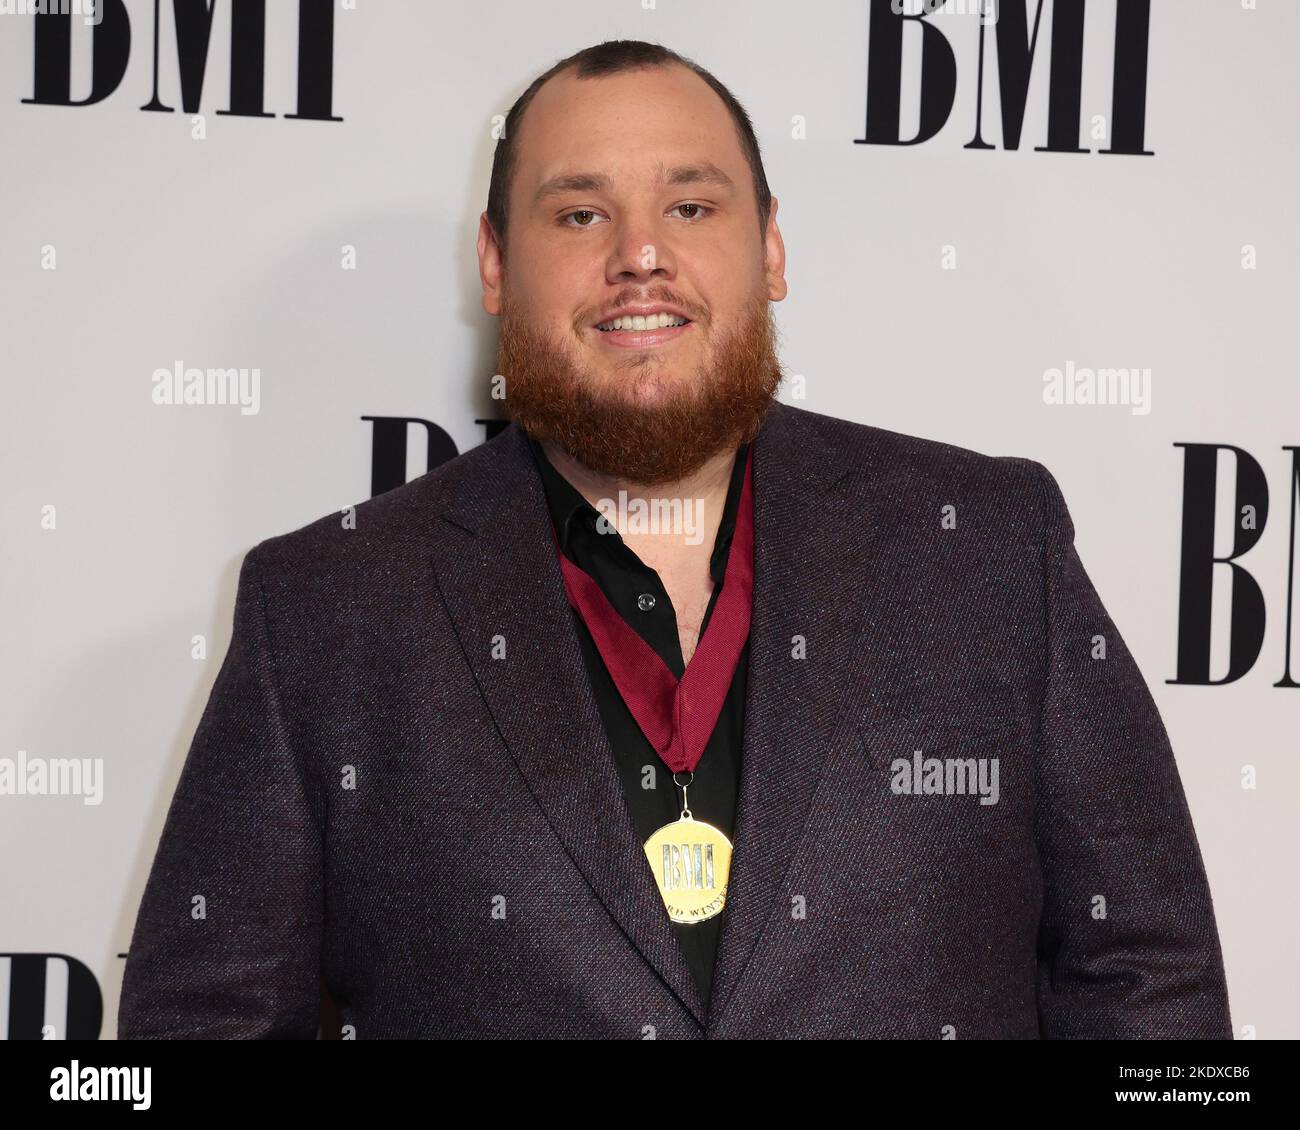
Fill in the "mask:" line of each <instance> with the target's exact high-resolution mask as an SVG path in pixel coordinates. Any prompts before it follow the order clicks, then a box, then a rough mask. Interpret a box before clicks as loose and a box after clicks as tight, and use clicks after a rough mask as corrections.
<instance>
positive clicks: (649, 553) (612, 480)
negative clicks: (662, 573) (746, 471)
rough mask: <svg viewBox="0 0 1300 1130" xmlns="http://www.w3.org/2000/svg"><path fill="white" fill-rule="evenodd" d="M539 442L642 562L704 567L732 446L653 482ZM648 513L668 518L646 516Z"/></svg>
mask: <svg viewBox="0 0 1300 1130" xmlns="http://www.w3.org/2000/svg"><path fill="white" fill-rule="evenodd" d="M541 446H542V450H543V451H544V452H545V453H546V457H547V458H548V459H549V460H550V461H551V464H552V466H554V467H555V469H556V470H557V471H559V472H560V474H562V475H563V476H564V477H565V478H566V479H568V481H569V482H570V483H572V484H573V486H574V488H575V489H576V490H577V491H578V493H579V494H581V495H582V497H583V498H585V499H586V500H587V501H588V502H589V503H591V505H592V506H594V507H596V509H597V510H600V511H601V512H602V513H604V514H606V515H607V516H608V518H609V519H610V521H611V523H612V524H613V525H614V527H615V528H616V529H617V530H618V532H619V534H620V536H621V537H622V538H623V541H624V542H625V543H626V544H627V546H628V547H629V548H630V549H631V550H632V551H633V552H634V553H636V555H637V556H638V557H640V558H641V560H642V561H644V562H645V563H646V564H647V565H649V566H650V567H651V568H654V569H661V566H662V567H672V566H674V565H680V564H681V563H682V562H683V561H685V560H699V561H702V562H703V563H704V565H703V568H704V569H705V571H707V563H708V560H709V557H710V555H711V554H712V551H713V545H714V542H715V541H716V539H717V533H718V527H719V526H720V525H721V523H722V511H723V509H724V507H725V506H726V502H727V493H728V490H729V488H730V485H731V473H732V470H733V468H734V467H735V461H736V449H737V448H736V446H728V447H726V448H724V449H723V450H722V451H719V452H718V453H717V454H716V455H713V456H710V458H709V459H708V460H706V461H705V463H704V464H703V466H701V467H700V468H699V470H697V471H695V472H694V473H693V474H691V475H689V476H687V477H686V478H684V479H682V480H680V481H678V482H672V483H660V484H659V485H657V486H653V487H647V486H643V485H642V484H640V483H634V482H632V481H631V480H628V479H622V478H619V477H617V476H609V475H602V474H600V473H599V472H596V471H593V470H592V469H591V468H590V467H588V466H586V464H584V463H580V462H579V461H578V460H577V459H575V458H573V456H571V455H570V454H569V453H568V452H567V451H565V450H563V448H560V447H557V446H555V445H554V444H552V443H546V442H544V443H542V445H541ZM737 446H738V445H737ZM665 503H667V505H665ZM678 503H680V505H678ZM652 515H653V516H657V517H659V518H662V519H668V518H670V517H671V518H672V519H673V520H672V521H671V522H669V521H652V520H651V516H652Z"/></svg>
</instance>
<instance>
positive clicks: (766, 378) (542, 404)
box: [497, 294, 782, 486]
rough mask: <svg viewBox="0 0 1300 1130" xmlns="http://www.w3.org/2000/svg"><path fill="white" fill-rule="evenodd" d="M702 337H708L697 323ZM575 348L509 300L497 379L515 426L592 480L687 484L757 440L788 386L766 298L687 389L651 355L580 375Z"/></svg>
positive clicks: (632, 354) (720, 343) (711, 353)
mask: <svg viewBox="0 0 1300 1130" xmlns="http://www.w3.org/2000/svg"><path fill="white" fill-rule="evenodd" d="M642 300H643V301H644V298H643V299H642ZM578 324H583V323H581V322H580V323H578ZM694 332H703V327H702V326H701V325H700V324H699V323H698V321H697V323H696V326H695V331H694ZM577 348H578V347H577V345H576V344H574V345H573V346H571V347H567V348H566V346H565V345H564V344H563V343H561V342H559V341H556V340H555V338H554V337H553V336H551V335H548V334H546V333H544V332H539V331H538V330H537V329H536V327H534V326H531V325H528V324H526V323H525V322H523V321H522V320H521V319H518V318H516V317H513V316H512V304H511V303H510V302H509V301H508V300H507V298H506V296H505V295H504V294H503V296H502V317H501V344H500V347H499V349H498V352H497V372H498V373H500V374H501V375H502V376H504V377H505V405H506V411H507V412H508V413H509V414H510V416H511V418H512V419H514V421H515V422H516V423H517V424H518V425H519V426H520V427H521V428H523V429H524V431H526V432H528V433H529V434H530V435H532V436H533V438H534V439H536V440H538V441H539V442H544V443H545V442H549V443H553V444H555V445H556V446H558V447H560V448H562V449H563V450H564V451H566V452H568V453H569V455H571V456H572V457H573V458H574V459H576V460H578V462H580V463H583V464H585V465H586V466H587V467H589V468H590V469H591V470H593V471H596V472H598V473H599V474H603V475H607V476H609V477H611V478H616V479H621V480H627V481H629V482H632V483H636V484H640V485H643V486H657V485H660V484H663V483H675V482H679V481H681V480H683V479H685V478H687V477H688V476H690V475H691V474H692V473H694V472H695V471H697V470H699V469H700V467H702V466H703V465H704V464H705V462H707V461H708V459H709V458H710V457H712V456H713V455H715V454H717V453H718V452H719V451H722V450H724V449H727V448H734V447H738V446H739V445H740V444H742V443H747V442H749V441H750V440H752V439H754V438H755V437H756V436H757V435H758V431H759V428H760V426H761V425H762V422H763V417H764V416H765V415H766V413H767V411H768V409H769V408H770V407H771V406H772V403H773V401H774V399H775V396H776V389H777V386H778V385H779V384H780V383H781V376H782V373H781V365H780V362H779V361H778V360H777V356H776V325H775V322H774V320H773V317H772V310H771V305H770V303H769V302H768V300H767V298H766V296H765V295H762V294H759V295H756V296H755V298H754V300H753V301H752V302H751V303H750V304H749V306H748V307H747V308H746V310H745V311H744V312H743V314H742V316H741V318H740V320H739V323H738V324H737V325H736V328H735V329H733V330H731V331H730V332H728V333H725V334H723V335H721V336H720V337H719V338H718V339H716V340H715V341H714V342H713V343H712V348H711V349H709V350H706V358H705V360H704V362H703V363H702V364H701V365H700V367H699V368H698V369H697V370H696V372H695V374H694V376H693V377H691V378H689V379H682V378H681V377H677V378H674V377H672V376H665V375H664V374H663V372H662V369H661V365H662V364H663V362H662V361H660V359H659V358H657V357H656V356H655V355H654V352H653V351H652V350H646V351H639V350H628V360H627V361H626V362H623V363H621V364H620V365H619V367H618V368H617V369H616V371H615V372H614V373H613V374H612V376H610V377H605V376H604V375H603V374H597V373H595V372H593V371H591V370H584V369H582V368H581V367H580V366H579V365H578V363H577V361H576V356H575V355H576V353H577ZM674 380H676V382H677V383H676V386H675V387H674V388H672V390H671V392H670V393H668V394H667V395H663V394H661V395H660V396H659V397H656V399H654V400H653V401H646V402H639V401H638V396H637V393H638V390H640V389H643V388H647V387H654V386H656V385H657V384H659V383H660V382H671V381H674Z"/></svg>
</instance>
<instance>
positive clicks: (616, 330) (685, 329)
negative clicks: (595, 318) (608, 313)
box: [592, 312, 695, 349]
mask: <svg viewBox="0 0 1300 1130" xmlns="http://www.w3.org/2000/svg"><path fill="white" fill-rule="evenodd" d="M694 324H695V323H694V322H692V321H691V320H690V319H689V318H683V317H682V316H681V315H680V314H669V313H667V312H664V313H660V314H647V315H645V316H644V317H643V316H641V315H632V314H624V315H623V316H622V317H619V318H612V319H611V320H609V321H608V322H600V323H598V324H597V325H595V326H593V327H592V328H593V329H594V330H595V331H596V336H597V337H598V338H599V339H600V341H601V342H603V343H604V344H605V345H612V346H615V347H617V348H619V349H651V348H653V347H655V346H659V345H665V344H667V343H668V342H671V341H674V340H676V339H677V338H679V337H683V336H685V335H686V334H688V333H689V332H690V331H691V327H692V326H693V325H694Z"/></svg>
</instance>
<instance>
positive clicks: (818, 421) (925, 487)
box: [781, 405, 1056, 535]
mask: <svg viewBox="0 0 1300 1130" xmlns="http://www.w3.org/2000/svg"><path fill="white" fill-rule="evenodd" d="M781 408H782V412H783V415H784V416H785V419H786V421H787V426H789V427H791V428H792V429H796V430H797V431H798V432H799V433H800V435H799V446H800V447H802V448H803V449H804V450H824V451H827V452H828V453H830V454H831V455H832V456H833V457H834V458H835V460H836V461H837V462H838V463H839V464H840V465H841V466H843V467H846V468H847V469H848V470H849V472H850V473H851V474H852V475H853V476H855V477H856V479H857V480H858V481H859V482H864V483H867V484H869V485H870V486H871V488H872V489H873V491H875V492H876V493H877V495H878V496H879V495H881V492H883V496H884V497H890V498H893V499H896V500H897V501H898V502H899V503H900V504H906V503H908V502H909V501H911V502H915V503H920V504H923V505H925V506H927V507H929V506H931V505H943V504H944V503H945V502H951V503H952V504H953V505H954V506H957V505H959V504H961V503H965V504H966V505H968V506H969V505H970V504H972V503H974V504H976V505H977V506H978V507H979V510H980V512H981V513H984V514H986V515H987V514H994V515H997V516H1000V517H1003V518H1006V519H1014V520H1019V521H1025V520H1028V521H1030V522H1031V523H1033V524H1035V525H1038V526H1039V527H1041V523H1042V521H1043V519H1044V513H1043V509H1044V506H1045V505H1047V504H1048V503H1049V502H1050V496H1051V493H1052V492H1053V491H1054V490H1055V489H1056V484H1055V480H1053V479H1052V477H1051V473H1050V472H1049V471H1048V470H1047V468H1046V467H1045V466H1044V465H1043V464H1042V463H1040V462H1038V461H1036V460H1034V459H1029V458H1025V457H1022V456H1016V455H990V454H987V453H985V452H982V451H977V450H975V449H974V448H970V447H962V446H959V445H957V444H953V443H947V442H945V441H943V440H937V439H929V438H926V437H924V436H917V435H909V434H907V433H904V432H897V431H891V430H889V429H888V428H881V427H876V426H874V425H871V424H860V423H857V422H855V421H853V420H845V419H841V418H839V417H836V416H827V415H823V414H821V413H818V412H811V411H808V410H806V409H802V408H795V407H792V406H789V405H782V406H781ZM1038 532H1039V534H1040V535H1041V528H1040V529H1039V531H1038Z"/></svg>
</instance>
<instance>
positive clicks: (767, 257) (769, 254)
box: [763, 196, 789, 302]
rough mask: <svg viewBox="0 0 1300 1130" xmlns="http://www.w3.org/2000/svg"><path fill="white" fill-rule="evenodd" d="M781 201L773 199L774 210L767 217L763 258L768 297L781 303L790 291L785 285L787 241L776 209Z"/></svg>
mask: <svg viewBox="0 0 1300 1130" xmlns="http://www.w3.org/2000/svg"><path fill="white" fill-rule="evenodd" d="M778 203H779V201H778V200H777V198H776V197H775V196H774V197H772V210H771V212H769V213H768V217H767V232H766V233H765V234H764V236H763V249H764V250H763V258H764V264H765V268H766V274H767V297H768V300H769V301H771V302H780V301H781V299H783V298H784V297H785V296H786V294H787V293H788V291H789V287H787V286H786V284H785V241H784V240H783V239H782V238H781V229H780V228H778V227H777V226H776V209H777V205H778Z"/></svg>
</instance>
